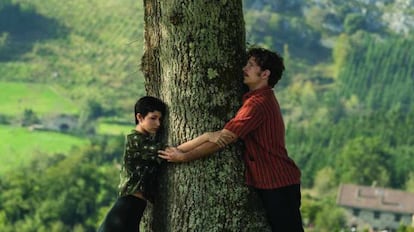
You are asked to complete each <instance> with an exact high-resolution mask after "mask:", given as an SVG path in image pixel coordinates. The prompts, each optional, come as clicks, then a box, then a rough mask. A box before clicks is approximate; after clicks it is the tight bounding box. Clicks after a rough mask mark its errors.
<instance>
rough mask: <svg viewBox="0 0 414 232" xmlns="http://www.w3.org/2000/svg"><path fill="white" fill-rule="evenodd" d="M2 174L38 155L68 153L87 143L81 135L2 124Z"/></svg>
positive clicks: (0, 129)
mask: <svg viewBox="0 0 414 232" xmlns="http://www.w3.org/2000/svg"><path fill="white" fill-rule="evenodd" d="M0 137H1V138H2V142H1V143H0V151H2V152H1V153H0V159H1V160H2V162H0V176H2V175H4V174H5V173H6V172H9V171H12V170H15V169H19V168H21V167H22V165H27V163H28V162H29V160H31V159H33V158H34V157H37V156H47V157H48V156H50V155H51V154H56V153H66V152H68V151H69V150H70V149H71V148H72V147H73V146H83V145H87V144H88V141H87V140H86V139H85V138H81V137H79V136H73V135H67V134H61V133H57V132H51V131H28V130H27V129H26V128H21V127H14V126H4V125H0Z"/></svg>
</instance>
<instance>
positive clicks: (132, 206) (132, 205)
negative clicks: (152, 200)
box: [98, 195, 147, 232]
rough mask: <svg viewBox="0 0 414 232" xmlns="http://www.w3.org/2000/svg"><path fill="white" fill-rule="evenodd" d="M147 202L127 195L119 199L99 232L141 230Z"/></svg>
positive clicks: (133, 231) (134, 231)
mask: <svg viewBox="0 0 414 232" xmlns="http://www.w3.org/2000/svg"><path fill="white" fill-rule="evenodd" d="M146 206H147V202H146V201H145V200H143V199H141V198H138V197H135V196H132V195H127V196H122V197H120V198H118V199H117V201H116V202H115V204H114V205H113V206H112V208H111V209H110V210H109V212H108V214H107V215H106V217H105V220H104V221H103V222H102V224H101V226H100V227H99V229H98V232H137V231H138V232H139V223H140V222H141V218H142V215H143V213H144V210H145V207H146Z"/></svg>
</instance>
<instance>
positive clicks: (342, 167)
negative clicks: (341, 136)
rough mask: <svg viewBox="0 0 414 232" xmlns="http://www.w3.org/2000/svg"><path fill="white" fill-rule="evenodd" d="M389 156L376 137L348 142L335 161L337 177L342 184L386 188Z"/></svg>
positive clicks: (357, 138)
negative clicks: (375, 185) (376, 185)
mask: <svg viewBox="0 0 414 232" xmlns="http://www.w3.org/2000/svg"><path fill="white" fill-rule="evenodd" d="M389 156H390V155H389V154H388V153H387V152H386V148H385V147H384V144H383V143H382V141H381V140H380V139H379V138H378V137H374V138H367V137H356V138H355V139H352V140H348V141H347V143H346V144H345V145H344V147H343V150H342V152H341V153H340V154H339V157H338V159H337V162H338V164H337V167H338V168H337V169H336V171H337V175H338V176H340V179H341V182H343V183H356V184H360V185H372V184H373V183H376V184H378V185H379V186H388V185H389V180H390V173H389V171H388V170H390V163H389V160H390V158H389Z"/></svg>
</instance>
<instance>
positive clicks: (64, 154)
mask: <svg viewBox="0 0 414 232" xmlns="http://www.w3.org/2000/svg"><path fill="white" fill-rule="evenodd" d="M412 2H413V1H401V0H377V1H372V0H350V1H339V0H332V1H328V0H291V1H284V0H244V1H243V3H244V7H245V9H244V10H245V21H246V32H247V34H246V37H247V41H248V43H249V44H259V45H262V46H264V47H267V48H270V49H272V50H277V51H279V52H280V53H282V55H283V56H284V59H285V64H286V67H287V70H286V72H285V74H284V77H283V78H282V80H281V82H280V83H279V84H278V85H277V87H276V89H275V94H276V95H277V97H278V99H279V102H280V104H281V107H282V111H283V114H284V120H285V123H286V129H287V131H286V142H287V148H288V151H289V154H290V156H291V157H292V158H293V159H294V160H295V162H296V163H297V164H298V165H299V167H300V169H301V171H302V188H303V190H304V191H303V204H302V210H303V216H304V222H305V224H307V226H309V227H312V229H310V230H309V231H340V230H344V221H345V216H344V215H343V214H342V213H341V211H340V209H338V207H337V206H336V204H335V196H336V195H335V194H336V190H337V187H338V185H339V184H340V183H343V182H346V183H355V184H360V185H377V186H385V187H391V188H395V189H402V190H406V191H412V192H414V171H413V170H414V159H412V157H414V136H413V135H412V131H414V108H413V107H412V106H413V104H414V96H413V95H412V94H411V93H412V86H413V84H414V83H413V81H414V69H413V67H414V59H413V56H412V55H411V54H412V53H413V52H414V51H413V49H414V47H413V46H412V44H413V43H414V37H413V35H414V31H413V30H414V23H413V17H414V12H413V11H412V9H413V8H412V7H413V6H412V4H413V3H412ZM142 7H143V6H142V1H134V0H105V1H102V0H89V1H85V0H71V1H62V0H2V1H0V99H1V100H0V137H1V139H2V144H1V145H0V160H2V163H1V165H0V170H1V171H0V176H1V178H0V189H1V191H0V199H1V200H0V230H1V231H5V232H12V231H13V232H14V231H16V230H18V231H23V232H25V231H59V232H62V231H95V228H96V227H97V225H98V224H99V222H100V220H101V219H102V218H103V215H104V214H105V213H106V212H107V210H108V207H110V205H111V204H112V203H113V200H114V197H116V185H117V183H118V172H119V169H118V168H119V160H120V157H121V154H122V148H123V142H124V141H123V134H124V133H125V132H127V131H129V129H130V126H131V124H132V120H131V117H130V106H131V105H132V104H133V102H134V101H135V100H136V98H138V97H139V96H141V95H143V94H144V88H143V77H142V75H141V73H140V71H139V64H140V57H141V54H142V47H143V38H142V34H143V9H142ZM56 115H57V116H65V117H66V116H70V117H72V116H74V117H75V118H76V122H75V123H76V125H75V126H74V130H66V129H67V128H66V127H63V129H62V130H60V131H55V130H50V129H48V128H42V127H40V129H41V130H38V131H37V130H34V131H31V130H28V129H29V128H36V127H30V125H33V124H34V125H35V126H37V123H39V122H45V121H46V122H49V121H52V120H50V119H51V118H53V117H55V116H56ZM74 121H75V120H74ZM75 123H74V124H75ZM16 170H18V171H16ZM327 222H329V223H327ZM399 231H401V232H403V231H404V232H408V231H409V230H408V229H407V230H399Z"/></svg>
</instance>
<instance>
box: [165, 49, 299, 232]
mask: <svg viewBox="0 0 414 232" xmlns="http://www.w3.org/2000/svg"><path fill="white" fill-rule="evenodd" d="M247 55H248V56H247V57H248V61H247V64H246V66H245V67H244V68H243V73H244V79H243V83H244V84H246V85H247V86H248V88H249V92H247V93H246V94H245V95H244V96H243V105H242V107H241V108H240V109H239V111H238V112H237V114H236V116H235V117H234V118H233V119H231V120H230V121H229V122H228V123H226V125H225V126H224V129H222V130H220V131H217V132H210V133H205V134H203V135H201V136H199V137H197V138H195V139H193V140H190V141H188V142H186V143H183V144H181V145H179V146H178V147H177V148H168V149H166V150H164V151H159V153H160V155H159V156H160V157H161V158H163V159H166V160H167V161H169V162H188V161H191V160H195V159H199V158H202V157H205V156H207V155H209V154H212V153H214V152H216V151H218V150H220V149H221V148H223V147H224V146H226V145H227V144H230V143H233V142H235V141H236V140H237V139H239V138H240V139H242V140H243V141H244V144H245V147H246V150H245V154H244V162H245V164H246V173H245V176H246V183H247V185H249V186H251V187H252V188H253V189H254V190H255V191H256V192H257V193H258V196H259V197H260V199H261V200H262V203H263V206H264V208H265V211H266V215H267V219H268V221H269V224H270V226H271V228H272V231H274V232H275V231H281V232H302V231H303V227H302V218H301V214H300V202H301V193H300V170H299V168H298V167H297V166H296V164H295V162H294V161H293V160H291V159H290V158H289V156H288V153H287V150H286V147H285V126H284V122H283V118H282V114H281V111H280V107H279V103H278V101H277V99H276V97H275V95H274V94H273V90H272V88H273V87H274V86H275V85H276V83H277V82H278V81H279V80H280V79H281V77H282V73H283V71H284V69H285V67H284V64H283V58H282V57H280V56H279V55H278V54H277V53H275V52H271V51H269V50H266V49H263V48H252V49H250V50H249V51H248V54H247Z"/></svg>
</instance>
